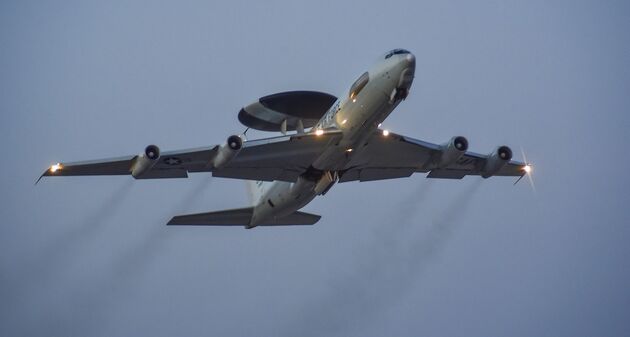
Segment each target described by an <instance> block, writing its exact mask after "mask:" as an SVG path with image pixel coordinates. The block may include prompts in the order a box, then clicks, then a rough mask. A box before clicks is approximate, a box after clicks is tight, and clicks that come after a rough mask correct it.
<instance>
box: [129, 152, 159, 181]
mask: <svg viewBox="0 0 630 337" xmlns="http://www.w3.org/2000/svg"><path fill="white" fill-rule="evenodd" d="M158 159H160V148H159V147H157V146H156V145H149V146H147V147H146V148H145V149H144V152H142V153H141V154H139V155H137V156H136V158H135V159H134V160H133V163H132V164H131V176H133V177H134V178H138V177H140V176H141V175H142V174H143V173H145V172H147V171H149V170H150V169H151V168H152V167H153V165H155V163H157V161H158Z"/></svg>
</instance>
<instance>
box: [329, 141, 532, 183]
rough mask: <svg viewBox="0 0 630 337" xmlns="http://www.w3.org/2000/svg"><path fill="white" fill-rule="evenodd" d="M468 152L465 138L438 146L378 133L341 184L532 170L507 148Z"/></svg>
mask: <svg viewBox="0 0 630 337" xmlns="http://www.w3.org/2000/svg"><path fill="white" fill-rule="evenodd" d="M467 149H468V141H467V140H466V139H465V138H464V137H453V138H452V139H451V140H450V141H449V142H447V143H445V144H442V145H438V144H433V143H429V142H425V141H422V140H418V139H413V138H411V137H407V136H403V135H398V134H394V133H389V132H386V131H385V132H384V131H383V130H377V132H375V133H374V134H373V135H372V136H371V137H370V139H369V140H368V142H367V145H366V147H365V148H364V149H362V150H361V151H360V152H359V153H358V154H357V157H354V158H353V159H352V161H351V162H350V163H349V164H348V165H347V166H346V167H345V168H344V170H343V171H342V172H340V173H339V182H347V181H356V180H359V181H372V180H383V179H392V178H403V177H409V176H411V175H412V174H413V173H428V175H427V178H446V179H461V178H463V177H464V176H467V175H477V176H482V177H484V178H488V177H490V176H515V177H520V176H523V175H525V174H526V173H527V172H528V171H529V170H530V169H531V167H530V166H529V165H528V164H526V163H522V162H519V161H514V160H511V158H512V151H511V150H510V148H508V147H507V146H501V147H498V148H497V149H496V150H495V151H493V152H492V153H490V154H488V155H482V154H478V153H474V152H470V151H466V150H467Z"/></svg>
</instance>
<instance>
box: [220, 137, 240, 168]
mask: <svg viewBox="0 0 630 337" xmlns="http://www.w3.org/2000/svg"><path fill="white" fill-rule="evenodd" d="M242 148H243V138H241V137H240V136H237V135H232V136H229V137H228V139H227V141H226V142H225V144H223V145H221V146H219V150H218V151H217V155H216V156H215V157H214V159H213V160H212V166H213V167H214V168H221V167H224V166H225V165H227V163H229V162H230V161H231V160H232V159H233V158H234V157H236V155H237V154H238V153H239V152H241V149H242Z"/></svg>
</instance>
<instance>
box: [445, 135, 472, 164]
mask: <svg viewBox="0 0 630 337" xmlns="http://www.w3.org/2000/svg"><path fill="white" fill-rule="evenodd" d="M466 150H468V140H467V139H466V138H465V137H462V136H455V137H453V138H451V140H449V141H448V142H447V143H445V144H443V145H442V152H441V155H440V159H439V162H438V167H446V166H448V165H450V164H453V163H455V162H456V161H457V160H458V159H459V158H461V157H462V156H463V155H464V153H466Z"/></svg>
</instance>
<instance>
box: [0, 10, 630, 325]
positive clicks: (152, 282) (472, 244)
mask: <svg viewBox="0 0 630 337" xmlns="http://www.w3.org/2000/svg"><path fill="white" fill-rule="evenodd" d="M628 32H630V6H628V3H627V2H626V1H553V2H551V1H521V2H513V1H474V2H471V1H434V2H422V1H406V2H405V1H371V2H365V3H363V4H360V5H359V4H350V3H342V2H340V1H330V2H324V1H304V2H302V1H258V2H254V1H252V2H251V3H247V2H238V1H230V2H226V3H223V4H218V3H216V2H213V1H198V2H193V1H172V2H165V1H146V2H138V1H94V2H89V1H63V2H59V1H40V2H30V1H12V2H9V1H3V2H2V3H1V4H0V142H1V144H2V148H3V151H2V154H3V158H4V163H3V165H2V167H3V170H2V171H3V174H2V175H0V181H1V185H0V186H1V187H2V198H1V199H0V201H1V202H0V215H1V217H2V221H1V225H0V335H2V336H36V335H40V336H132V335H133V336H142V335H146V336H201V335H204V336H207V335H213V336H310V335H327V336H421V335H425V336H622V335H628V333H629V332H630V321H629V320H628V317H630V287H629V286H628V285H629V284H630V262H629V261H630V259H629V257H630V245H629V244H628V242H630V211H629V210H628V205H627V204H628V199H629V193H628V188H630V179H629V178H628V174H627V171H628V168H629V167H630V160H629V159H628V158H629V157H628V155H627V151H628V146H627V142H628V140H627V136H628V130H629V129H630V111H629V106H630V35H629V34H628ZM392 48H406V49H409V50H410V51H412V52H413V53H414V54H415V55H416V59H417V66H416V78H415V81H414V84H413V87H412V90H411V93H410V95H409V97H408V99H407V100H406V101H405V102H403V103H402V104H401V105H400V106H399V107H398V108H397V109H396V110H395V111H394V113H392V115H391V116H390V117H389V118H388V119H387V120H386V122H385V123H384V124H385V127H387V128H389V129H391V130H393V131H395V132H398V133H402V134H405V135H409V136H412V137H414V138H419V139H423V140H427V141H431V142H436V143H441V142H444V141H446V140H448V139H449V138H450V137H452V136H454V135H464V136H466V137H467V138H468V139H469V141H470V149H471V150H473V151H475V152H481V153H488V152H490V151H491V150H492V149H493V148H494V147H495V146H497V145H502V144H506V145H509V146H511V147H512V149H514V152H515V157H516V158H515V159H521V150H520V149H521V148H522V149H524V150H525V152H526V154H527V157H528V158H527V159H528V160H529V161H531V162H533V163H534V164H535V170H534V182H535V191H534V190H533V189H532V188H531V187H530V185H529V184H528V182H527V181H522V182H521V183H519V184H518V185H516V186H513V185H512V183H513V181H514V179H513V178H492V179H488V180H482V179H481V178H475V177H467V178H465V179H463V180H461V181H459V180H458V181H445V180H432V181H429V180H428V179H425V177H424V176H423V175H422V174H418V175H415V176H413V177H411V178H407V179H399V180H391V181H381V182H372V183H347V184H341V185H337V186H335V187H334V188H333V189H332V190H331V191H330V193H328V194H327V195H326V196H325V197H320V198H317V199H316V200H315V201H314V202H313V203H311V204H310V205H308V206H307V207H306V208H305V209H304V210H305V211H307V212H311V213H315V214H321V215H322V220H321V221H320V222H319V223H318V224H317V225H315V226H312V227H308V228H305V227H299V228H298V227H294V228H257V229H254V230H243V229H240V228H203V227H195V228H185V227H179V228H169V227H166V226H165V225H164V224H165V223H166V222H167V221H168V219H170V218H171V217H172V216H174V215H177V214H182V213H190V212H201V211H210V210H220V209H226V208H236V207H243V206H246V205H247V204H246V203H247V198H246V195H245V187H244V183H243V182H240V181H237V180H229V179H218V178H214V179H213V178H211V177H210V176H209V175H208V174H195V175H192V176H191V177H190V178H189V179H172V180H153V181H134V180H133V179H132V178H131V177H92V178H89V177H76V178H59V179H44V180H43V181H42V182H40V184H38V185H37V186H34V185H33V183H34V181H35V180H36V178H37V177H38V176H39V174H41V172H42V171H43V170H44V169H45V168H46V167H47V166H48V165H50V164H51V163H54V162H57V161H75V160H87V159H96V158H107V157H111V156H118V155H128V154H136V153H139V152H141V151H142V149H143V148H144V147H145V146H146V145H148V144H153V143H155V144H157V145H159V146H160V147H161V149H163V150H172V149H179V148H187V147H196V146H207V145H212V144H217V143H221V142H223V141H224V139H225V138H226V137H227V136H228V135H230V134H233V133H239V132H242V131H243V129H244V128H243V127H242V126H241V125H240V124H239V122H238V120H237V118H236V117H237V113H238V111H239V109H240V108H241V107H242V106H244V105H247V104H249V103H251V102H253V101H255V100H256V99H257V98H258V97H260V96H263V95H267V94H271V93H275V92H279V91H285V90H296V89H306V90H319V91H325V92H330V93H332V94H335V95H339V94H342V93H345V92H346V90H347V88H348V87H349V85H350V84H351V83H352V82H353V81H354V80H355V79H356V78H357V77H358V76H359V75H360V74H361V73H362V72H363V71H365V70H366V69H367V68H368V67H369V66H370V65H371V64H373V62H375V61H376V60H377V59H378V57H380V56H381V55H382V54H383V53H385V52H386V51H387V50H389V49H392ZM253 136H259V137H264V136H267V134H265V133H262V132H259V133H252V134H251V135H250V138H252V137H253Z"/></svg>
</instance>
